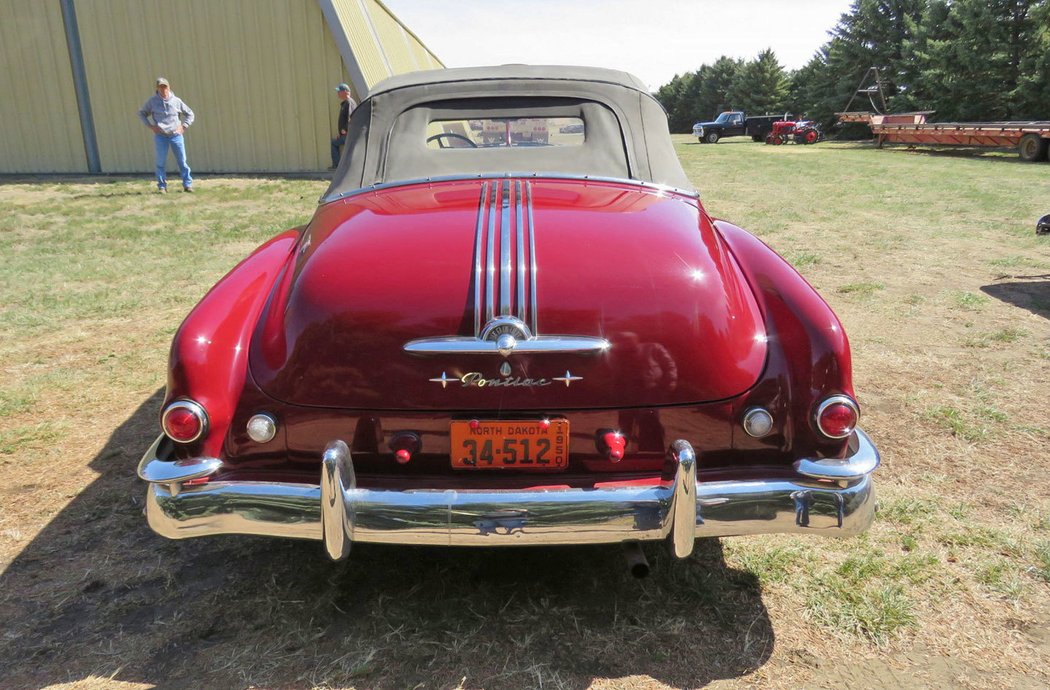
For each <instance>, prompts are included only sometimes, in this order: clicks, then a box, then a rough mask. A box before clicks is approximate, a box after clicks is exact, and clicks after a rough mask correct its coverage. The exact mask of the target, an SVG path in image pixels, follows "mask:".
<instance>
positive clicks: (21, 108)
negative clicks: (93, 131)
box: [0, 0, 88, 173]
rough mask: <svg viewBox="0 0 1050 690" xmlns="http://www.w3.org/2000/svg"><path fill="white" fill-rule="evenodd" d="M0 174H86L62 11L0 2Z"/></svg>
mask: <svg viewBox="0 0 1050 690" xmlns="http://www.w3.org/2000/svg"><path fill="white" fill-rule="evenodd" d="M0 65H3V67H2V69H0V173H50V172H62V173H86V172H87V169H88V168H87V157H86V155H85V153H84V138H83V133H82V131H81V128H80V114H79V112H78V110H77V99H76V92H75V90H74V88H73V71H72V68H71V67H70V62H69V50H68V48H67V46H66V33H65V25H64V24H63V21H62V8H61V6H60V5H59V3H58V2H57V1H56V2H39V1H38V0H0Z"/></svg>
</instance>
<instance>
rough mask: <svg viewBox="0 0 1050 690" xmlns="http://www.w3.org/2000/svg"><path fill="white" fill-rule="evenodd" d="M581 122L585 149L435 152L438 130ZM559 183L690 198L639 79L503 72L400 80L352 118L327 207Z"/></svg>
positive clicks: (592, 71) (551, 70)
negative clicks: (358, 193)
mask: <svg viewBox="0 0 1050 690" xmlns="http://www.w3.org/2000/svg"><path fill="white" fill-rule="evenodd" d="M486 117H500V118H505V117H524V118H529V117H573V118H579V119H582V120H583V121H584V123H585V126H586V137H585V140H584V142H583V144H582V145H579V146H573V147H571V148H569V147H557V146H530V147H499V148H478V149H472V148H459V149H451V150H449V149H446V150H435V149H432V148H427V146H426V143H425V142H426V131H427V130H426V127H427V124H428V123H430V122H433V121H435V120H443V119H449V120H460V119H462V120H467V119H483V118H486ZM502 174H538V175H543V174H550V175H562V176H563V175H572V176H590V177H607V178H618V179H629V180H637V181H639V182H649V183H654V184H660V185H667V186H670V187H676V188H679V189H682V190H686V191H691V190H692V186H691V184H690V182H689V180H688V179H687V178H686V176H685V173H684V172H683V171H682V166H681V165H680V164H679V162H678V157H677V156H676V155H675V152H674V148H673V146H672V145H671V139H670V135H669V133H668V129H667V116H666V114H665V113H664V110H663V108H662V107H661V106H660V104H659V103H658V102H657V101H656V99H654V98H653V97H652V95H651V94H650V93H648V92H647V91H646V90H645V85H644V84H643V83H642V82H641V81H640V80H639V79H638V78H637V77H634V76H631V75H630V74H627V73H625V72H619V71H616V70H609V69H602V68H598V67H561V66H537V65H504V66H500V67H467V68H458V69H444V70H431V71H425V72H413V73H410V74H403V75H398V76H396V77H391V78H390V79H386V80H384V81H382V82H380V83H379V84H377V85H376V86H375V88H374V89H373V90H372V93H371V95H370V96H369V97H368V98H367V99H365V100H364V102H362V103H361V105H360V106H358V108H357V109H356V110H355V111H354V113H353V114H352V115H351V118H350V129H349V134H348V136H347V144H346V148H345V150H344V154H343V158H342V163H341V164H340V166H339V169H338V171H337V172H336V174H335V177H334V179H333V180H332V184H331V186H330V187H329V188H328V191H327V192H326V193H325V195H324V197H323V200H328V199H333V198H337V197H339V196H343V195H345V194H348V193H351V192H353V191H355V190H358V189H361V188H364V187H371V186H373V185H378V184H385V183H395V182H401V181H407V180H418V179H426V178H440V177H454V176H467V175H502Z"/></svg>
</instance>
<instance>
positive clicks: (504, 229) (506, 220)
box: [499, 181, 514, 316]
mask: <svg viewBox="0 0 1050 690" xmlns="http://www.w3.org/2000/svg"><path fill="white" fill-rule="evenodd" d="M510 186H511V185H510V182H509V181H507V182H504V183H503V191H502V194H501V195H500V221H499V256H500V261H499V313H500V316H503V315H504V314H510V297H511V292H510V285H511V282H510V279H511V273H512V272H513V270H514V266H513V264H512V263H511V256H510V251H511V241H510V201H511V199H510Z"/></svg>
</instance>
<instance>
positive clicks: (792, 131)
mask: <svg viewBox="0 0 1050 690" xmlns="http://www.w3.org/2000/svg"><path fill="white" fill-rule="evenodd" d="M823 139H824V133H823V132H821V131H820V128H819V127H817V124H816V123H815V122H812V121H810V120H798V121H797V122H792V121H790V120H788V121H782V122H774V123H773V131H771V132H770V133H769V135H768V136H767V137H766V143H767V144H773V145H774V146H776V145H780V144H786V143H788V142H789V141H793V142H795V143H796V144H815V143H817V142H818V141H822V140H823Z"/></svg>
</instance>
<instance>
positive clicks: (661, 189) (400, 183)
mask: <svg viewBox="0 0 1050 690" xmlns="http://www.w3.org/2000/svg"><path fill="white" fill-rule="evenodd" d="M511 177H520V178H521V179H532V180H572V181H576V182H603V183H605V182H607V183H613V184H625V185H630V186H632V187H640V188H642V189H648V190H650V191H654V192H658V193H661V194H678V195H680V196H685V197H689V198H691V199H699V198H700V194H699V193H698V192H696V191H695V190H689V189H681V188H679V187H672V186H670V185H665V184H658V183H656V182H646V181H645V180H629V179H626V178H622V177H607V176H602V175H569V174H566V173H552V172H536V171H533V172H529V171H519V172H507V173H477V174H474V175H435V176H433V177H418V178H412V179H408V180H395V181H393V182H377V183H376V184H371V185H368V186H367V187H358V188H357V189H351V190H348V191H345V192H340V193H338V194H330V195H327V196H322V197H321V198H320V199H318V203H319V204H329V203H331V202H333V201H338V200H340V199H348V198H350V197H353V196H357V195H358V194H368V193H370V192H377V191H381V190H384V189H392V188H394V187H407V186H409V185H414V184H430V183H439V182H456V181H460V180H463V181H465V180H498V179H504V178H511Z"/></svg>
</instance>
